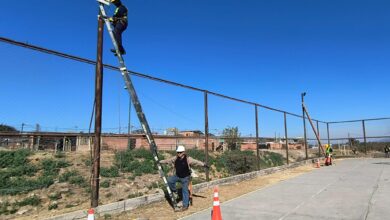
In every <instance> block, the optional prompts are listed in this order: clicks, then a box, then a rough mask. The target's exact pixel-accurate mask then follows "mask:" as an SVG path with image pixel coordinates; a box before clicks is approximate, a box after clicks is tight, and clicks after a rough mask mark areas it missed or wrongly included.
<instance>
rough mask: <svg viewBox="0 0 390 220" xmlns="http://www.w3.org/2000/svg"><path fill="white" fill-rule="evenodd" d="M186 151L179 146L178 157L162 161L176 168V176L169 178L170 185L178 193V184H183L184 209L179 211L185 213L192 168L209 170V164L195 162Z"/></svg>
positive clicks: (177, 149) (187, 204)
mask: <svg viewBox="0 0 390 220" xmlns="http://www.w3.org/2000/svg"><path fill="white" fill-rule="evenodd" d="M185 151H186V149H185V147H184V146H183V145H179V146H177V148H176V154H177V155H176V156H174V157H172V158H169V159H166V160H162V161H160V162H161V163H166V164H172V165H173V167H174V168H175V172H174V175H173V176H170V177H169V178H168V185H169V188H171V190H172V192H174V193H177V189H176V183H177V182H181V185H182V196H183V207H182V209H181V210H179V211H185V210H187V209H188V206H189V202H190V201H189V190H188V184H189V182H190V178H191V166H192V165H198V166H203V167H206V168H208V166H207V164H205V163H203V162H202V161H199V160H195V159H194V158H192V157H190V156H187V155H186V152H185Z"/></svg>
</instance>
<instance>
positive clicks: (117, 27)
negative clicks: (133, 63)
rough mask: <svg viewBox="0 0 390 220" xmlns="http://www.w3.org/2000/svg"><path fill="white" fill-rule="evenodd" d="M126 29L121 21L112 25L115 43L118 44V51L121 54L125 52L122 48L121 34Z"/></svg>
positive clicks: (125, 25)
mask: <svg viewBox="0 0 390 220" xmlns="http://www.w3.org/2000/svg"><path fill="white" fill-rule="evenodd" d="M126 28H127V23H123V22H122V21H118V22H117V23H116V24H115V25H114V30H113V34H114V37H115V40H116V42H117V43H118V49H119V51H120V52H121V53H123V52H124V51H125V49H124V48H123V46H122V33H123V31H125V30H126Z"/></svg>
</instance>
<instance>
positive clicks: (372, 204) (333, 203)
mask: <svg viewBox="0 0 390 220" xmlns="http://www.w3.org/2000/svg"><path fill="white" fill-rule="evenodd" d="M336 163H337V164H336V165H334V166H329V167H321V168H320V169H316V170H314V171H312V172H310V173H306V174H303V175H301V176H298V177H296V178H293V179H289V180H286V181H283V182H280V183H278V184H276V185H272V186H269V187H266V188H263V189H259V190H257V191H255V192H252V193H249V194H247V195H244V196H242V197H239V198H236V199H234V200H231V201H228V202H224V203H222V205H221V209H222V218H223V220H230V219H231V220H237V219H251V220H254V219H265V220H273V219H279V220H282V219H283V220H284V219H285V220H307V219H316V220H324V219H329V220H332V219H348V220H349V219H350V220H356V219H369V220H374V219H378V220H385V219H390V159H384V158H383V159H346V160H342V161H337V162H336ZM210 211H211V210H210V209H208V210H205V211H203V212H199V213H196V214H194V215H191V216H188V217H187V218H184V219H186V220H194V219H199V220H200V219H201V220H205V219H211V218H210Z"/></svg>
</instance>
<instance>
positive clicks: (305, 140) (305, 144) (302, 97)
mask: <svg viewBox="0 0 390 220" xmlns="http://www.w3.org/2000/svg"><path fill="white" fill-rule="evenodd" d="M305 95H306V92H303V93H301V100H302V119H303V138H304V140H303V143H304V146H305V154H306V160H307V159H308V155H307V137H306V117H305V105H304V104H305V101H304V97H305Z"/></svg>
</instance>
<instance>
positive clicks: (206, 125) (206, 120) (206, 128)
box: [204, 92, 210, 181]
mask: <svg viewBox="0 0 390 220" xmlns="http://www.w3.org/2000/svg"><path fill="white" fill-rule="evenodd" d="M208 112H209V111H208V98H207V92H204V138H205V146H204V148H205V153H206V158H205V160H206V161H205V163H206V164H209V113H208ZM206 181H210V177H209V169H208V168H206Z"/></svg>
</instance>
